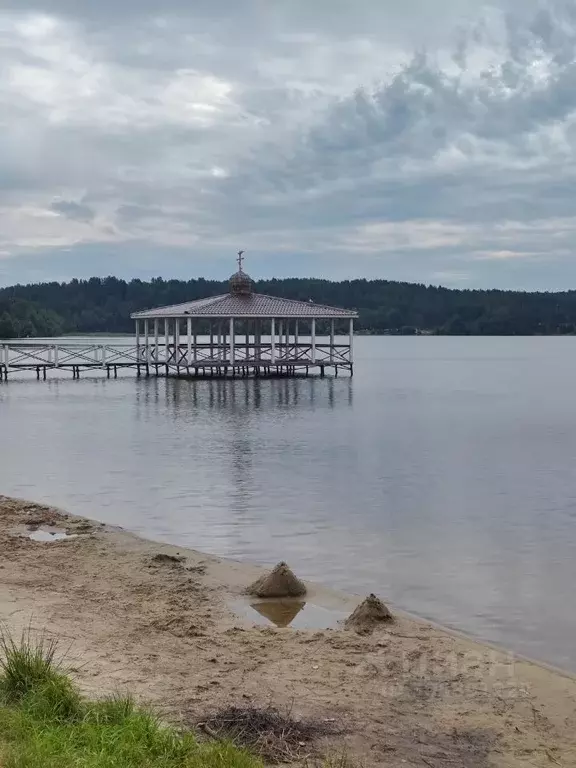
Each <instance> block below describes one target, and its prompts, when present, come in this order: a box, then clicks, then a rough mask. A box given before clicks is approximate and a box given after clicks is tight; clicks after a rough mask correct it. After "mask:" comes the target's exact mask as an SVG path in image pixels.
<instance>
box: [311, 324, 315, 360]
mask: <svg viewBox="0 0 576 768" xmlns="http://www.w3.org/2000/svg"><path fill="white" fill-rule="evenodd" d="M312 362H313V363H315V362H316V318H314V319H313V320H312Z"/></svg>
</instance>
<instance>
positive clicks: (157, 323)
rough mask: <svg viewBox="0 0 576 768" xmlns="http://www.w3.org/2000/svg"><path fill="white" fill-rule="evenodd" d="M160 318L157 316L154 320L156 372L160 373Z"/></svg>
mask: <svg viewBox="0 0 576 768" xmlns="http://www.w3.org/2000/svg"><path fill="white" fill-rule="evenodd" d="M159 324H160V323H159V320H158V318H155V320H154V361H155V363H156V373H158V342H159V340H160V339H159V335H160V333H159V330H160V329H159V327H158V326H159Z"/></svg>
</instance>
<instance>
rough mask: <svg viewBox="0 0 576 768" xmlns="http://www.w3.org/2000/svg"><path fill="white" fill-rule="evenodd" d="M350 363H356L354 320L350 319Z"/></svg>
mask: <svg viewBox="0 0 576 768" xmlns="http://www.w3.org/2000/svg"><path fill="white" fill-rule="evenodd" d="M350 362H351V363H353V362H354V318H353V317H351V318H350Z"/></svg>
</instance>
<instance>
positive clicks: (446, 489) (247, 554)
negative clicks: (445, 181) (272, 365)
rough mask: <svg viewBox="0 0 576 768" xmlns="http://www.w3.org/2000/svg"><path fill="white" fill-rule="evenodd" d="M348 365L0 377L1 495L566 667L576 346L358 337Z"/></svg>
mask: <svg viewBox="0 0 576 768" xmlns="http://www.w3.org/2000/svg"><path fill="white" fill-rule="evenodd" d="M116 341H118V339H116ZM355 371H356V374H355V376H354V378H353V379H350V378H347V377H339V378H337V379H332V378H326V379H319V378H309V379H292V380H291V379H269V380H263V379H261V380H235V381H218V380H213V381H210V380H197V381H186V380H176V379H168V380H165V379H155V378H150V379H145V378H141V379H136V378H134V377H133V376H132V375H126V376H124V375H123V376H121V377H120V378H119V379H118V380H113V379H112V380H106V379H105V378H103V377H102V376H101V374H96V375H93V376H92V375H89V374H82V378H81V380H80V381H73V380H72V379H71V377H70V376H69V374H64V373H63V372H60V373H59V374H58V376H59V378H56V376H57V374H56V373H54V372H50V373H49V380H48V381H47V382H37V381H36V380H35V378H23V377H20V378H19V377H18V376H16V375H15V374H11V380H10V381H9V382H8V383H0V430H1V434H2V441H1V444H0V493H3V494H6V495H13V496H21V497H26V498H30V499H33V500H36V501H43V502H48V503H51V504H55V505H58V506H61V507H64V508H66V509H68V510H69V511H71V512H74V513H77V514H81V515H87V516H88V517H92V518H96V519H98V520H102V521H105V522H108V523H114V524H116V525H121V526H124V527H126V528H128V529H130V530H132V531H135V532H138V533H140V534H143V535H145V536H147V537H150V538H153V539H157V540H159V541H165V542H169V543H174V544H177V545H181V546H187V547H192V548H195V549H199V550H205V551H206V552H211V553H214V554H217V555H223V556H226V557H232V558H236V559H240V560H251V561H255V562H259V563H269V564H273V563H275V562H277V561H278V560H280V559H285V560H287V561H288V562H289V563H290V565H291V566H292V567H293V568H294V570H295V571H296V572H297V573H298V575H300V576H302V577H304V578H307V579H311V580H315V581H319V582H323V583H325V584H327V585H330V586H333V587H336V588H340V589H344V590H347V591H352V592H357V593H360V594H364V593H367V592H376V593H378V594H379V595H380V596H381V597H383V598H384V599H385V600H389V601H390V602H391V603H392V604H393V605H395V606H397V607H399V608H402V609H405V610H407V611H410V612H413V613H415V614H418V615H421V616H423V617H426V618H430V619H433V620H435V621H437V622H440V623H442V624H445V625H449V626H452V627H455V628H457V629H459V630H462V631H464V632H467V633H470V634H472V635H474V636H476V637H479V638H483V639H486V640H490V641H493V642H496V643H500V644H502V645H504V646H507V647H509V648H512V649H515V650H516V651H518V652H521V653H524V654H528V655H530V656H533V657H535V658H538V659H542V660H545V661H548V662H551V663H553V664H556V665H559V666H562V667H565V668H567V669H571V670H573V671H576V647H575V645H574V642H573V639H574V637H575V635H576V612H575V611H574V610H573V607H574V597H573V591H572V590H573V588H574V584H575V583H576V409H575V407H574V402H575V393H576V338H570V337H566V338H558V337H550V338H489V337H478V338H459V337H358V338H357V339H356V342H355Z"/></svg>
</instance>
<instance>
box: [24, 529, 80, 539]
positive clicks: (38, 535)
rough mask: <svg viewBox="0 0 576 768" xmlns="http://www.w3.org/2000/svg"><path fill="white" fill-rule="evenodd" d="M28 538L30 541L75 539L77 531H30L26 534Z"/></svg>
mask: <svg viewBox="0 0 576 768" xmlns="http://www.w3.org/2000/svg"><path fill="white" fill-rule="evenodd" d="M28 538H29V539H32V541H42V542H47V541H62V540H63V539H77V538H78V534H77V533H66V532H65V531H42V530H40V529H38V530H37V531H32V533H29V534H28Z"/></svg>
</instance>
